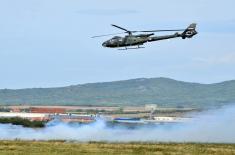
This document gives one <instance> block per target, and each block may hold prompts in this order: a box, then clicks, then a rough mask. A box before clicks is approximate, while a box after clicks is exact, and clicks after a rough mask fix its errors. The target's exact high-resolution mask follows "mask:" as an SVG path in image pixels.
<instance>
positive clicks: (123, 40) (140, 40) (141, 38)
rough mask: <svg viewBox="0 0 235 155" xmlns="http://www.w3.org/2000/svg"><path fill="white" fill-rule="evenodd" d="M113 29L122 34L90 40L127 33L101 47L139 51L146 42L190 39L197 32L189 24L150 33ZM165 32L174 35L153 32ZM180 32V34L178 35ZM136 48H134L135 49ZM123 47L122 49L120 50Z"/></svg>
mask: <svg viewBox="0 0 235 155" xmlns="http://www.w3.org/2000/svg"><path fill="white" fill-rule="evenodd" d="M112 26H113V27H116V28H118V29H121V30H123V31H124V32H123V33H114V34H106V35H99V36H93V37H92V38H97V37H105V36H110V35H117V34H124V33H127V35H125V36H124V37H121V36H114V37H113V38H111V39H109V40H107V41H105V42H104V43H103V44H102V46H103V47H107V48H121V49H119V50H128V49H139V48H145V47H143V46H141V45H143V44H145V43H147V42H153V41H160V40H166V39H167V40H168V39H171V38H178V37H181V38H182V39H186V38H192V37H193V36H194V35H196V34H197V33H198V32H197V31H196V26H197V24H196V23H192V24H190V25H189V26H188V27H187V28H186V29H165V30H150V31H130V30H127V29H125V28H123V27H120V26H117V25H114V24H112ZM166 31H175V32H176V33H174V34H171V35H163V36H155V35H154V33H153V32H166ZM180 31H182V32H181V33H179V32H180ZM141 32H142V33H144V34H137V35H134V33H141ZM135 46H136V47H135ZM122 47H124V48H122Z"/></svg>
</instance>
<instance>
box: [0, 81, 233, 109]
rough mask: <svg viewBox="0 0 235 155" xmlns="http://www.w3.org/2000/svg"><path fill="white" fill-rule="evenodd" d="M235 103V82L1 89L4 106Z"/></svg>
mask: <svg viewBox="0 0 235 155" xmlns="http://www.w3.org/2000/svg"><path fill="white" fill-rule="evenodd" d="M228 103H235V80H231V81H225V82H221V83H215V84H199V83H190V82H182V81H176V80H173V79H169V78H140V79H132V80H123V81H115V82H102V83H89V84H81V85H72V86H67V87H58V88H30V89H18V90H12V89H1V90H0V104H1V105H19V104H27V105H107V106H115V105H145V104H158V105H160V106H164V107H178V106H181V107H199V108H203V107H211V106H221V105H224V104H228Z"/></svg>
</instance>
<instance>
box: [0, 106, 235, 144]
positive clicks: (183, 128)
mask: <svg viewBox="0 0 235 155" xmlns="http://www.w3.org/2000/svg"><path fill="white" fill-rule="evenodd" d="M0 139H4V140H14V139H22V140H75V141H108V142H133V141H138V142H139V141H141V142H146V141H148V142H214V143H235V106H229V107H224V108H222V109H220V110H213V111H208V112H206V113H201V114H199V115H197V116H195V119H193V120H192V121H191V122H188V123H182V124H171V125H155V126H142V127H138V128H134V129H128V128H126V127H109V126H107V124H106V123H105V122H104V121H97V122H95V123H93V124H87V125H79V124H64V123H58V124H55V125H49V126H47V127H45V128H43V129H30V128H24V127H21V126H14V125H9V124H4V125H3V124H2V125H0Z"/></svg>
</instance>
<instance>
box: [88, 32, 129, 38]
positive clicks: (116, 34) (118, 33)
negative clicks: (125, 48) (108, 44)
mask: <svg viewBox="0 0 235 155" xmlns="http://www.w3.org/2000/svg"><path fill="white" fill-rule="evenodd" d="M124 33H125V32H121V33H111V34H104V35H98V36H93V37H91V38H98V37H105V36H113V35H117V34H124Z"/></svg>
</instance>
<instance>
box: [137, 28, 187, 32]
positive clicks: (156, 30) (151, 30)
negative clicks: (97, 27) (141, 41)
mask: <svg viewBox="0 0 235 155" xmlns="http://www.w3.org/2000/svg"><path fill="white" fill-rule="evenodd" d="M166 31H185V29H175V30H151V31H135V32H166Z"/></svg>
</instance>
